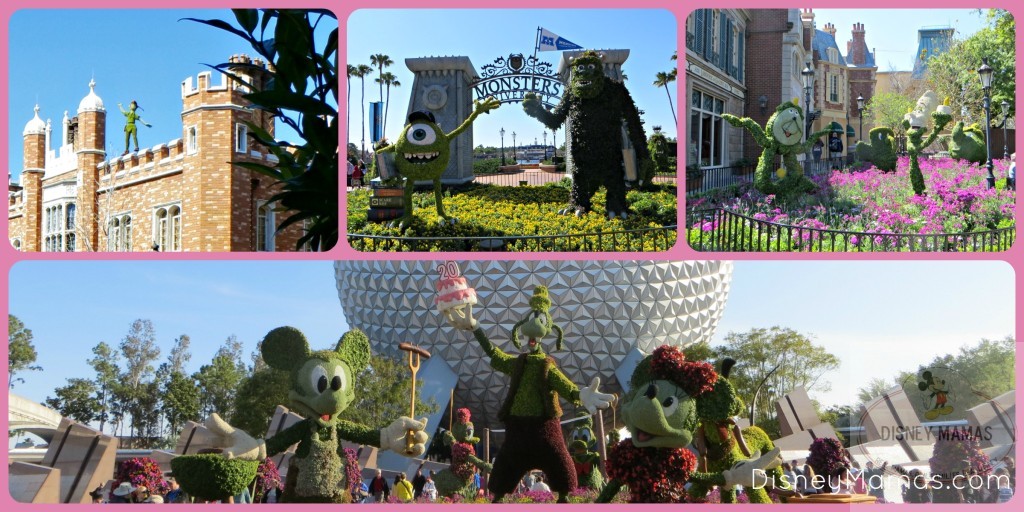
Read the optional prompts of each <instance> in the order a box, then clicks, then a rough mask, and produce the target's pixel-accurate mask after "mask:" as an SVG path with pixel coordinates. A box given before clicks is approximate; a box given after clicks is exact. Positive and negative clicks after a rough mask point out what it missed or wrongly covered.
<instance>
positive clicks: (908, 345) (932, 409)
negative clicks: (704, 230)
mask: <svg viewBox="0 0 1024 512" xmlns="http://www.w3.org/2000/svg"><path fill="white" fill-rule="evenodd" d="M935 275H942V276H945V277H946V278H947V279H950V280H954V281H956V282H958V283H962V285H961V286H959V287H957V288H953V287H949V286H946V284H945V282H942V281H938V280H936V279H934V276H935ZM254 276H256V277H258V279H254ZM9 280H10V288H9V296H8V299H9V304H10V316H9V326H10V333H11V338H10V343H11V347H12V348H11V351H10V353H11V355H12V361H13V362H14V363H16V364H15V365H14V366H11V367H10V379H11V380H10V385H11V389H10V395H9V397H10V403H9V420H10V428H11V432H12V436H11V439H10V441H9V450H8V453H9V458H10V461H11V465H10V466H9V475H8V476H9V491H10V493H11V496H12V497H13V499H14V500H16V501H18V502H23V503H37V502H38V503H42V502H51V503H52V502H60V503H90V502H93V503H100V502H102V503H108V502H109V503H125V502H129V503H134V502H140V501H141V502H165V503H166V502H174V503H182V502H187V503H201V502H222V503H223V502H229V503H240V502H241V503H248V502H291V503H295V502H303V503H309V502H319V503H342V502H345V503H347V502H352V501H355V502H365V503H375V502H378V503H379V502H386V503H395V504H398V503H412V504H427V503H474V504H480V505H483V504H485V503H489V502H492V501H496V502H503V503H560V502H562V503H564V502H568V503H577V504H579V503H620V504H622V503H722V504H725V503H776V504H782V506H787V505H788V504H800V503H819V504H821V503H844V504H850V503H868V502H870V503H923V502H931V503H996V502H1004V501H1006V500H1007V499H1008V498H1009V496H1010V495H1011V494H1012V492H1013V487H1014V485H1015V484H1014V477H1015V466H1014V452H1015V446H1016V445H1015V435H1016V412H1015V405H1014V404H1015V387H1016V384H1015V380H1016V379H1015V366H1016V343H1015V339H1014V334H1013V333H1014V332H1015V318H1014V316H1015V312H1016V310H1017V306H1016V303H1015V298H1014V295H1015V293H1014V292H1015V286H1014V282H1015V276H1014V272H1013V269H1012V267H1011V266H1010V265H1008V264H1006V263H1005V262H986V261H971V262H968V261H962V262H920V261H917V262H867V261H863V262H811V261H800V262H785V261H773V262H766V261H726V260H710V261H700V260H698V261H658V262H655V261H594V260H579V261H574V260H566V261H480V260H476V261H474V260H469V261H464V260H460V261H445V260H433V261H432V260H409V261H379V260H373V261H371V260H364V261H336V262H332V261H276V262H275V261H231V262H213V261H206V262H203V261H147V262H123V261H94V262H83V261H78V262H21V263H18V264H16V265H15V266H14V267H13V268H12V270H11V273H10V275H9ZM793 281H804V282H818V283H823V282H828V283H829V286H822V287H819V288H818V289H817V290H816V291H815V293H813V294H811V293H807V292H806V291H805V290H803V289H801V288H800V287H779V286H778V283H779V282H793ZM58 286H59V287H60V288H61V289H62V290H64V291H65V293H61V294H57V295H54V294H52V293H50V292H49V291H50V290H52V289H54V287H58ZM881 288H892V289H898V290H905V293H901V294H879V293H877V290H879V289H881ZM147 289H159V290H161V294H160V300H159V302H158V303H155V302H154V301H151V300H146V299H147V298H148V297H147V296H148V295H149V293H148V292H146V291H145V290H147ZM268 289H271V290H273V300H267V299H268V294H267V290H268ZM86 295H88V296H90V297H92V298H93V299H94V300H90V301H87V302H83V301H81V300H80V299H79V298H80V297H82V296H86ZM913 297H927V300H916V299H913ZM976 297H984V298H985V299H986V300H984V301H981V300H975V299H974V298H976ZM109 304H123V306H121V307H117V308H111V307H109ZM56 314H59V315H60V317H61V321H60V322H55V321H53V319H54V316H55V315H56ZM938 318H945V319H950V320H952V319H956V321H955V322H952V321H947V322H938V321H935V320H936V319H938ZM414 506H415V505H414Z"/></svg>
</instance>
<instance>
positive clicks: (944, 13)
mask: <svg viewBox="0 0 1024 512" xmlns="http://www.w3.org/2000/svg"><path fill="white" fill-rule="evenodd" d="M814 13H815V17H814V21H815V23H816V24H817V27H818V28H819V29H823V28H824V27H825V24H826V23H829V22H831V23H832V24H833V25H835V26H836V43H838V44H839V50H840V51H841V52H842V53H843V55H846V42H847V41H849V40H850V39H852V37H851V36H850V30H851V29H852V28H853V24H854V23H863V24H864V39H865V41H866V42H867V45H868V49H872V50H875V51H876V53H875V60H876V62H877V63H878V70H879V71H891V70H893V69H895V70H897V71H910V70H912V69H914V58H915V57H916V56H917V31H918V29H921V28H925V27H933V28H934V27H955V28H956V30H957V34H956V37H958V38H964V37H967V36H970V35H971V34H973V33H975V32H977V31H978V30H979V29H981V28H982V27H983V26H984V25H985V15H984V13H980V12H979V10H978V9H814Z"/></svg>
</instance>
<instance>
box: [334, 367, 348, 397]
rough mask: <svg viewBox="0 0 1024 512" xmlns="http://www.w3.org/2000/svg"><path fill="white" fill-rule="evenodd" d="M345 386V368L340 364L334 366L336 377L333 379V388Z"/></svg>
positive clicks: (337, 388)
mask: <svg viewBox="0 0 1024 512" xmlns="http://www.w3.org/2000/svg"><path fill="white" fill-rule="evenodd" d="M343 387H345V370H343V369H342V368H341V366H340V365H337V366H335V367H334V378H332V379H331V389H332V390H334V391H338V390H339V389H341V388H343Z"/></svg>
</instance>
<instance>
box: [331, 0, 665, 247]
mask: <svg viewBox="0 0 1024 512" xmlns="http://www.w3.org/2000/svg"><path fill="white" fill-rule="evenodd" d="M424 26H438V27H459V29H458V30H437V31H431V32H430V33H429V36H428V35H426V34H424V32H423V30H422V27H424ZM347 28H348V31H347V34H346V37H347V58H348V64H347V66H348V68H347V72H348V76H347V78H348V83H349V85H350V89H349V90H350V91H351V93H352V94H351V97H350V98H349V100H350V101H349V103H348V105H349V109H350V110H352V111H354V112H347V113H346V114H347V115H349V117H351V116H352V115H353V114H355V115H356V117H357V118H358V119H359V120H358V121H356V120H351V121H348V122H349V123H350V124H351V126H350V128H349V130H348V133H349V136H348V159H349V166H348V172H349V178H348V180H347V183H348V185H349V186H348V195H347V197H348V206H347V213H346V215H347V221H348V224H347V230H348V231H347V237H348V241H349V244H350V245H351V247H352V248H354V249H355V250H357V251H362V252H382V251H383V252H405V251H413V252H476V251H483V252H546V253H550V252H555V253H565V252H662V253H663V252H666V251H669V250H671V249H672V248H673V247H675V245H676V240H677V232H678V208H677V205H678V203H679V200H678V194H677V180H676V153H677V150H676V148H677V144H676V136H677V134H676V126H677V125H678V123H677V119H676V113H675V103H674V99H673V96H675V94H674V92H675V91H674V89H675V86H676V77H677V71H676V69H677V65H678V63H677V61H676V57H677V54H676V45H677V43H676V41H677V33H678V20H677V18H676V15H675V14H674V13H673V12H671V11H668V10H664V9H621V8H618V9H572V10H570V9H544V10H537V9H530V10H526V9H516V10H513V9H476V10H464V9H408V10H394V9H358V10H355V11H354V12H353V13H352V14H351V15H350V16H349V17H348V20H347ZM556 32H557V33H556ZM392 100H394V101H395V102H396V104H395V107H394V108H391V106H390V102H391V101H392ZM356 105H358V107H357V106H356ZM357 109H358V110H357ZM357 123H358V124H357Z"/></svg>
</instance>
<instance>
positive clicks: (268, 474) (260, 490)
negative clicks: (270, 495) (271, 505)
mask: <svg viewBox="0 0 1024 512" xmlns="http://www.w3.org/2000/svg"><path fill="white" fill-rule="evenodd" d="M271 489H277V490H278V491H283V490H284V482H282V481H281V473H280V472H279V471H278V470H277V464H274V460H273V459H271V458H269V457H267V458H266V459H264V460H263V462H261V463H260V466H259V467H258V468H256V494H255V495H254V496H253V497H252V501H253V502H254V503H259V502H260V501H261V500H262V499H263V495H264V494H266V493H267V491H269V490H271Z"/></svg>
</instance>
